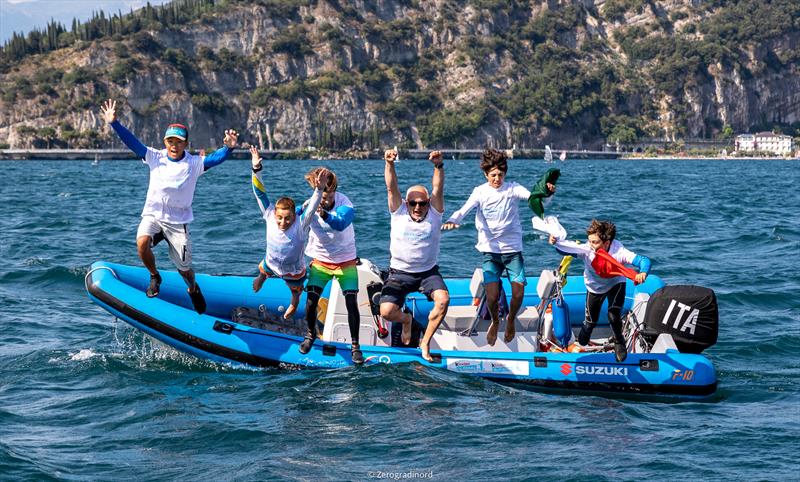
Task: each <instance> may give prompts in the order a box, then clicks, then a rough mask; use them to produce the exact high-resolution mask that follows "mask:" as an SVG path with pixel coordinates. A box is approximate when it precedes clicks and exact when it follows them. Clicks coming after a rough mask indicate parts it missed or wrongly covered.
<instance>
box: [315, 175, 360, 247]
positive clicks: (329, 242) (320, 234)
mask: <svg viewBox="0 0 800 482" xmlns="http://www.w3.org/2000/svg"><path fill="white" fill-rule="evenodd" d="M333 199H334V201H333V206H334V209H335V208H337V207H339V206H347V207H350V208H352V207H353V203H351V202H350V199H348V197H347V196H345V195H344V194H342V193H340V192H339V191H336V194H335V197H334V198H333ZM306 209H307V207H306ZM306 256H309V257H311V258H313V259H318V260H320V261H322V262H325V263H344V262H345V261H350V260H353V259H356V234H355V231H354V230H353V224H352V223H350V225H349V226H347V227H346V228H344V230H343V231H337V230H335V229H333V228H332V227H330V225H329V224H328V223H327V222H325V220H324V219H322V218H321V217H319V216H314V220H312V221H311V232H310V233H309V235H308V245H307V246H306Z"/></svg>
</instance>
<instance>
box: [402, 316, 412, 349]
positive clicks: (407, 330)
mask: <svg viewBox="0 0 800 482" xmlns="http://www.w3.org/2000/svg"><path fill="white" fill-rule="evenodd" d="M411 323H413V321H411V320H408V321H407V322H405V323H403V332H402V333H400V341H401V342H403V344H404V345H408V344H409V343H411Z"/></svg>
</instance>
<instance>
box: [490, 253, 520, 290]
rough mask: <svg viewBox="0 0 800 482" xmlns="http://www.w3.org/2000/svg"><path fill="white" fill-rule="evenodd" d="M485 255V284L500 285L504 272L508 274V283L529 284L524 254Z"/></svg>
mask: <svg viewBox="0 0 800 482" xmlns="http://www.w3.org/2000/svg"><path fill="white" fill-rule="evenodd" d="M482 254H483V265H482V266H481V267H482V268H483V284H486V283H499V282H500V277H501V276H502V275H503V270H506V272H507V273H508V281H510V282H512V283H520V284H522V285H526V284H528V280H527V279H525V262H524V261H523V259H522V253H521V252H517V253H482Z"/></svg>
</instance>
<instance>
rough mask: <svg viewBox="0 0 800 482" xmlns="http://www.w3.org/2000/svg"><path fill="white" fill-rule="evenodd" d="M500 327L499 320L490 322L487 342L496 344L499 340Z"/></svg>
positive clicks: (491, 344)
mask: <svg viewBox="0 0 800 482" xmlns="http://www.w3.org/2000/svg"><path fill="white" fill-rule="evenodd" d="M499 329H500V322H499V321H493V322H491V323H489V331H487V332H486V342H487V343H489V345H490V346H494V343H495V342H496V341H497V330H499Z"/></svg>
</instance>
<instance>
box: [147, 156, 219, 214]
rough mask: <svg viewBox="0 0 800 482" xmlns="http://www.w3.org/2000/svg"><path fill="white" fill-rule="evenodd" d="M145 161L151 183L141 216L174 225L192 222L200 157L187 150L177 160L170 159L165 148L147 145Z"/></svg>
mask: <svg viewBox="0 0 800 482" xmlns="http://www.w3.org/2000/svg"><path fill="white" fill-rule="evenodd" d="M144 163H145V164H147V166H148V167H149V168H150V185H149V187H148V188H147V199H146V200H145V202H144V209H143V210H142V216H153V217H154V218H155V219H157V220H158V221H164V222H167V223H173V224H186V223H190V222H192V220H193V219H194V214H193V213H192V200H193V199H194V188H195V186H196V185H197V179H198V178H199V177H200V176H202V175H203V171H204V167H203V158H202V157H200V156H195V155H193V154H189V153H188V152H186V153H185V154H184V156H183V159H181V160H180V161H172V160H170V159H169V157H167V150H166V149H161V150H156V149H153V148H152V147H148V148H147V154H145V157H144Z"/></svg>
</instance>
